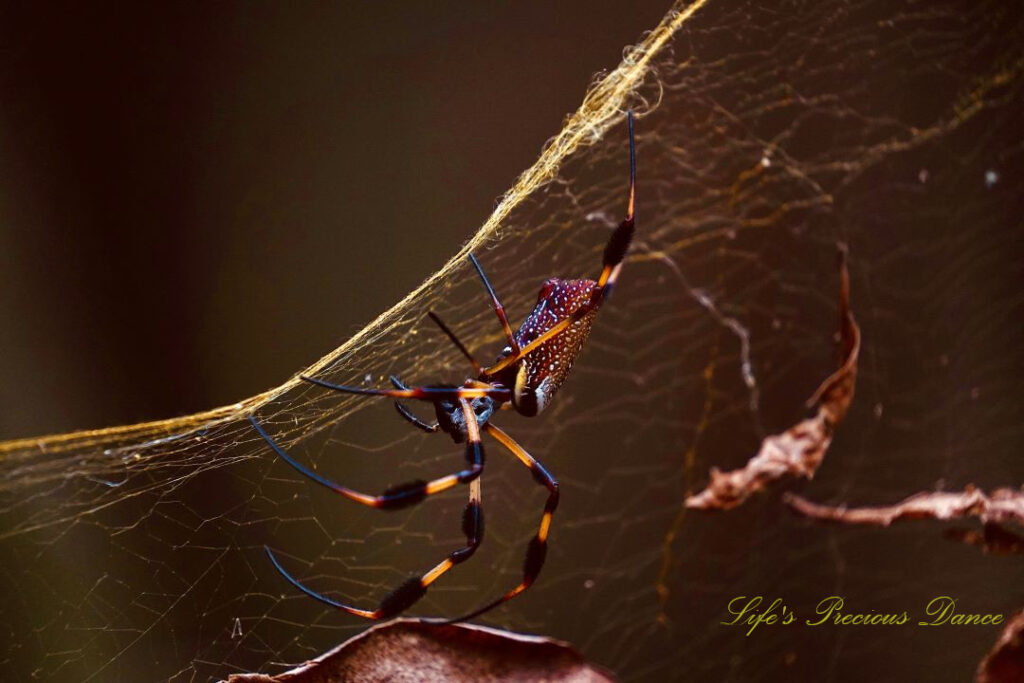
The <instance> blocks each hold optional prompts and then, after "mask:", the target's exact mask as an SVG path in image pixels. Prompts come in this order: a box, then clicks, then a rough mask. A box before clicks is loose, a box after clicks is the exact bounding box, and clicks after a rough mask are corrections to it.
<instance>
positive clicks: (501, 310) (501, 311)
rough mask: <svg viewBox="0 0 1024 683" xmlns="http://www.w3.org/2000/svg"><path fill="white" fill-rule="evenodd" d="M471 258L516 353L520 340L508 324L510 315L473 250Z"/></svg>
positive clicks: (510, 346)
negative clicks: (507, 313) (508, 315)
mask: <svg viewBox="0 0 1024 683" xmlns="http://www.w3.org/2000/svg"><path fill="white" fill-rule="evenodd" d="M469 260H470V262H471V263H472V264H473V267H474V268H476V272H477V274H478V275H479V276H480V279H481V280H483V282H484V287H486V288H487V294H488V295H489V296H490V297H491V305H492V306H494V313H495V315H497V316H498V320H499V321H500V322H501V328H502V329H503V330H505V338H506V339H507V340H508V345H509V348H511V349H512V353H513V354H516V353H518V352H519V342H517V341H516V338H515V335H514V334H512V326H511V325H509V324H508V317H507V316H506V315H505V307H504V306H502V305H501V301H500V300H499V299H498V295H497V294H495V293H494V287H492V286H491V281H490V280H488V279H487V275H485V274H484V269H483V268H481V267H480V262H479V261H477V260H476V256H474V255H473V252H470V253H469Z"/></svg>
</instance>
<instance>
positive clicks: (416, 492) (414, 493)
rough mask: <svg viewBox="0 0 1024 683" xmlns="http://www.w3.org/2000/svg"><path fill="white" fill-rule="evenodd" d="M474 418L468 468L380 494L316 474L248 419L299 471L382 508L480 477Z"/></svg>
mask: <svg viewBox="0 0 1024 683" xmlns="http://www.w3.org/2000/svg"><path fill="white" fill-rule="evenodd" d="M460 403H462V404H464V405H463V414H465V413H466V412H467V411H468V412H469V413H472V412H473V409H472V407H470V405H469V403H467V402H466V401H460ZM473 418H474V419H473V425H474V426H473V429H474V430H476V431H477V432H478V437H477V439H476V440H473V439H472V438H470V439H469V440H467V442H466V460H467V462H468V463H469V468H468V469H464V470H460V471H459V472H456V473H455V474H449V475H448V476H446V477H440V478H438V479H434V480H432V481H423V480H421V479H417V480H414V481H409V482H406V483H404V484H399V485H398V486H392V487H391V488H389V489H387V490H386V491H384V493H382V494H380V495H378V496H371V495H367V494H365V493H360V492H359V491H355V490H353V489H350V488H348V487H346V486H342V485H341V484H335V483H334V482H333V481H331V480H330V479H327V478H326V477H323V476H321V475H319V474H317V473H316V472H314V471H313V470H311V469H309V468H307V467H305V466H304V465H302V464H300V463H299V462H298V461H297V460H295V459H293V458H292V457H291V456H290V455H288V454H287V453H285V452H284V449H282V448H281V447H280V446H278V445H277V443H275V442H274V440H273V439H271V438H270V435H269V434H267V432H266V431H264V429H263V427H262V426H261V425H260V423H259V422H258V421H257V420H256V418H255V416H252V415H250V416H249V421H250V422H252V425H253V427H255V428H256V431H257V432H259V434H260V436H262V437H263V440H264V441H266V442H267V444H269V445H270V447H271V448H272V449H274V452H275V453H277V455H278V456H280V457H281V459H282V460H284V461H285V462H286V463H288V464H289V465H291V466H292V467H294V468H295V469H296V470H298V471H299V473H300V474H303V475H305V476H307V477H309V478H310V479H312V480H313V481H315V482H316V483H318V484H320V485H321V486H323V487H325V488H328V489H330V490H332V491H334V492H335V493H338V494H341V495H342V496H345V497H346V498H348V499H349V500H354V501H355V502H357V503H361V504H363V505H366V506H368V507H372V508H379V509H382V510H399V509H401V508H405V507H409V506H411V505H416V504H417V503H419V502H420V501H422V500H423V499H424V498H426V497H427V496H432V495H434V494H435V493H441V492H442V491H447V490H448V489H450V488H452V487H453V486H457V485H458V484H468V483H469V482H471V481H473V480H474V479H477V478H478V477H479V476H480V473H481V472H483V470H484V452H483V447H482V446H481V445H480V439H479V429H478V428H477V427H476V416H475V415H474V416H473ZM467 425H468V422H467ZM470 437H472V434H470Z"/></svg>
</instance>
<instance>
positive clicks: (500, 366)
mask: <svg viewBox="0 0 1024 683" xmlns="http://www.w3.org/2000/svg"><path fill="white" fill-rule="evenodd" d="M627 120H628V122H629V198H628V199H627V201H626V217H625V218H624V219H623V220H622V222H621V223H619V227H617V228H616V229H615V232H613V233H612V236H611V237H610V238H608V244H606V245H605V248H604V257H603V259H602V268H601V274H600V275H599V276H598V278H597V287H596V288H595V289H594V291H593V293H592V294H591V295H590V300H589V301H587V302H586V303H585V304H583V305H582V306H580V307H579V308H578V309H576V310H575V311H574V312H573V314H572V315H570V316H568V317H566V318H564V319H563V320H561V321H560V322H558V323H557V324H555V325H553V326H552V327H551V328H550V329H548V330H547V331H545V332H544V333H542V334H540V335H539V336H538V337H537V338H536V339H534V340H533V341H531V342H530V343H529V344H527V345H526V346H523V347H522V348H520V349H518V350H516V347H515V346H513V347H512V353H510V354H509V355H508V356H505V357H504V358H502V359H501V360H500V361H498V362H497V363H495V364H494V365H492V366H490V367H489V368H484V371H483V373H482V376H484V377H494V376H495V375H497V374H499V373H500V372H501V371H502V370H504V369H505V368H507V367H509V366H511V365H513V364H515V363H518V362H519V360H520V359H521V358H523V357H524V356H526V355H528V354H529V353H530V352H532V351H533V350H534V349H536V348H538V347H539V346H541V345H542V344H545V343H547V342H549V341H551V340H552V339H554V338H555V337H557V336H558V335H560V334H561V333H562V332H564V331H565V330H567V329H568V328H569V327H570V326H572V325H574V324H576V323H577V322H578V321H580V320H582V319H583V318H584V317H586V316H587V315H588V314H590V313H591V312H592V311H595V310H597V309H598V308H600V307H601V305H602V304H603V303H604V302H605V301H607V300H608V299H609V298H610V297H611V295H612V289H613V288H614V287H615V283H616V282H617V281H618V279H619V273H620V272H622V261H623V260H624V259H625V258H626V252H627V251H629V244H630V242H632V241H633V233H634V232H635V231H636V221H635V218H636V216H635V210H636V142H635V141H634V139H633V112H632V111H630V112H629V114H628V115H627Z"/></svg>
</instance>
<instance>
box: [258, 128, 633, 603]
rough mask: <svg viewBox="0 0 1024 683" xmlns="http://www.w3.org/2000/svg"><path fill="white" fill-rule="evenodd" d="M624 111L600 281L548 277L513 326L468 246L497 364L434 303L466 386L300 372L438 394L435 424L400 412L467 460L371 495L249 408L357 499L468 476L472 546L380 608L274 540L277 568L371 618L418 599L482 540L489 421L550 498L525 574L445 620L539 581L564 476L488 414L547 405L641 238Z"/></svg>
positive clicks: (378, 501)
mask: <svg viewBox="0 0 1024 683" xmlns="http://www.w3.org/2000/svg"><path fill="white" fill-rule="evenodd" d="M626 120H627V123H628V129H629V199H628V203H627V208H626V217H625V219H623V221H622V223H620V224H619V226H618V228H616V229H615V231H614V232H613V233H612V235H611V237H610V238H609V240H608V244H607V245H606V246H605V249H604V259H603V264H602V270H601V275H600V276H599V277H598V279H597V280H596V281H595V280H590V279H580V280H559V279H556V278H552V279H550V280H547V281H546V282H545V283H544V284H543V285H542V286H541V290H540V293H539V294H538V296H537V305H536V306H535V307H534V309H533V311H532V312H531V313H530V315H529V316H527V318H526V320H525V321H523V324H522V325H521V326H520V327H519V329H518V330H516V331H515V332H513V331H512V327H511V325H509V322H508V318H507V317H506V315H505V308H504V307H503V306H502V305H501V301H500V300H499V299H498V295H497V294H496V293H495V292H494V288H493V287H492V286H491V283H490V281H489V280H488V279H487V276H486V275H485V274H484V271H483V268H481V266H480V263H479V262H478V261H477V260H476V257H475V256H473V254H472V253H471V254H469V260H470V262H471V263H472V264H473V268H474V269H476V272H477V274H478V275H479V276H480V279H481V280H482V281H483V284H484V287H485V288H486V289H487V294H488V296H489V297H490V300H491V305H492V306H493V308H494V312H495V314H496V315H497V317H498V320H499V322H500V323H501V326H502V328H503V329H504V331H505V338H506V339H507V340H508V346H506V347H505V348H504V349H503V350H502V352H501V354H500V355H499V356H498V358H497V360H496V362H495V363H494V365H491V366H490V367H488V368H484V367H482V366H481V365H480V364H479V363H478V362H477V361H476V359H474V358H473V356H472V354H470V352H469V350H468V349H467V348H466V347H465V345H463V344H462V342H461V341H459V339H458V338H457V337H456V336H455V334H454V333H453V332H452V331H451V330H450V329H449V328H448V327H447V326H446V325H445V324H444V323H443V322H442V321H441V319H440V318H438V317H437V316H436V315H435V314H434V313H433V311H431V312H429V313H428V315H429V316H430V318H431V319H432V320H433V321H434V322H435V323H436V324H437V325H438V326H439V327H440V328H441V330H442V331H443V332H444V333H445V335H447V337H448V338H449V339H450V340H451V341H452V342H453V343H454V344H455V346H456V347H458V349H459V351H461V352H462V354H463V355H464V356H466V358H467V359H469V362H470V363H471V364H472V366H473V369H474V371H475V372H476V379H467V380H466V381H465V382H464V383H463V385H462V386H449V385H434V386H422V387H408V386H406V385H405V384H403V383H402V382H401V380H399V379H398V378H397V377H394V376H392V377H391V383H392V384H393V385H394V387H395V388H394V389H368V388H363V387H352V386H342V385H338V384H332V383H330V382H325V381H323V380H320V379H316V378H314V377H304V376H303V377H302V378H301V379H303V380H304V381H306V382H310V383H312V384H316V385H319V386H321V387H324V388H327V389H331V390H333V391H340V392H344V393H350V394H364V395H370V396H387V397H391V398H396V399H417V400H421V401H428V402H430V403H433V405H434V410H435V413H436V416H437V420H436V421H435V422H434V423H433V424H427V423H426V422H423V421H422V420H420V419H419V418H418V417H416V416H415V415H414V414H413V413H412V412H411V411H410V410H409V409H408V408H406V407H405V406H404V405H402V403H401V402H399V401H395V408H396V409H397V410H398V413H399V415H401V416H402V418H404V419H405V420H407V421H408V422H409V423H411V424H412V425H414V426H415V427H418V428H419V429H422V430H423V431H424V432H427V433H437V432H444V433H446V434H448V435H449V436H451V437H452V440H453V441H454V442H455V443H457V444H458V443H463V442H465V443H466V461H467V463H468V465H469V467H468V468H467V469H463V470H461V471H459V472H456V473H455V474H449V475H448V476H445V477H441V478H439V479H434V480H432V481H422V480H417V481H410V482H407V483H405V484H400V485H398V486H393V487H391V488H389V489H387V490H386V491H384V492H383V493H382V494H380V495H378V496H371V495H367V494H365V493H360V492H358V491H354V490H352V489H350V488H347V487H345V486H341V485H340V484H335V483H334V482H332V481H330V480H329V479H326V478H324V477H322V476H321V475H319V474H317V473H316V472H314V471H312V470H310V469H308V468H307V467H305V466H303V465H302V464H300V463H299V462H298V461H296V460H294V459H293V458H292V457H291V456H289V455H288V454H287V453H285V452H284V450H283V449H282V448H281V447H280V446H278V445H277V443H275V442H274V440H273V439H272V438H271V437H270V435H269V434H267V432H266V431H265V430H264V429H263V427H262V426H261V425H260V423H259V421H257V420H256V417H255V416H254V415H253V416H250V417H249V420H250V421H251V422H252V424H253V426H254V427H255V428H256V431H257V432H259V434H260V436H261V437H263V439H264V440H265V441H266V442H267V443H268V444H269V445H270V447H271V448H272V449H273V450H274V452H275V453H277V455H278V456H280V457H281V459H282V460H284V461H285V462H287V463H288V464H289V465H291V466H292V467H294V468H295V469H296V470H298V471H299V472H300V473H301V474H303V475H305V476H307V477H309V478H310V479H312V480H313V481H315V482H317V483H318V484H320V485H322V486H325V487H326V488H328V489H330V490H331V491H334V492H335V493H338V494H341V495H342V496H344V497H346V498H348V499H349V500H353V501H355V502H357V503H361V504H363V505H367V506H369V507H374V508H379V509H384V510H397V509H400V508H405V507H409V506H412V505H415V504H417V503H419V502H420V501H422V500H424V499H425V498H426V497H427V496H431V495H434V494H435V493H440V492H442V491H447V490H448V489H450V488H453V487H454V486H457V485H459V484H469V503H468V504H467V505H466V508H465V510H464V512H463V517H462V531H463V533H464V534H465V536H466V545H465V547H463V548H459V549H458V550H455V551H454V552H452V553H450V554H449V555H448V557H446V558H445V559H444V560H442V561H441V562H440V563H439V564H438V565H436V566H435V567H434V568H433V569H431V570H430V571H428V572H426V573H425V574H422V575H418V576H413V577H411V578H410V579H408V580H406V581H405V582H404V583H402V584H401V585H400V586H399V587H398V588H396V589H395V590H394V591H392V592H391V593H390V594H388V595H387V596H386V597H385V598H384V599H383V600H382V601H381V603H380V605H379V606H378V607H377V608H376V609H373V610H368V609H359V608H357V607H353V606H351V605H345V604H343V603H340V602H338V601H336V600H333V599H331V598H328V597H327V596H325V595H321V594H320V593H317V592H316V591H314V590H312V589H310V588H308V587H306V586H304V585H303V584H302V583H300V582H299V581H298V580H297V579H295V578H294V577H293V576H292V575H291V574H289V573H288V572H287V571H286V570H285V569H284V567H282V566H281V563H280V562H279V561H278V560H277V558H276V557H275V556H274V553H273V552H271V550H270V548H267V547H265V548H264V549H265V550H266V553H267V556H268V557H269V558H270V561H271V562H272V563H273V565H274V567H275V568H276V569H277V571H278V572H280V573H281V575H282V576H283V577H284V578H285V579H287V580H288V582H289V583H291V584H292V585H293V586H295V587H296V588H298V589H299V590H301V591H302V592H303V593H305V594H307V595H309V596H310V597H313V598H315V599H317V600H319V601H320V602H322V603H324V604H326V605H330V606H331V607H335V608H337V609H341V610H344V611H346V612H348V613H350V614H354V615H356V616H360V617H364V618H366V619H388V618H391V617H394V616H397V615H398V614H400V613H401V612H404V611H405V610H407V609H409V608H410V607H412V605H413V604H415V603H416V601H418V600H419V599H420V598H422V597H423V596H424V595H425V594H426V592H427V588H428V587H429V586H430V584H432V583H433V582H434V581H436V580H437V579H438V578H439V577H441V576H442V575H443V574H444V573H446V572H447V571H448V570H449V569H451V568H452V567H454V566H455V565H457V564H460V563H462V562H465V561H466V560H468V559H469V558H470V557H471V556H472V555H473V553H474V552H476V549H477V547H478V546H479V545H480V543H481V541H482V540H483V530H484V517H483V508H482V507H481V495H480V475H481V474H482V473H483V470H484V449H483V445H482V444H481V442H480V432H481V430H482V431H485V432H487V433H488V434H490V435H491V436H492V437H494V439H495V440H496V441H497V442H498V443H500V444H501V445H502V446H504V447H505V448H506V449H508V450H509V451H510V452H511V453H512V454H513V455H515V456H516V458H518V459H519V461H520V462H522V463H523V464H524V465H525V466H526V467H528V468H529V469H530V472H531V473H532V474H533V478H534V480H535V481H536V482H537V483H538V484H539V485H541V486H544V487H545V488H546V489H547V490H548V498H547V502H546V503H545V504H544V512H543V514H542V516H541V520H540V526H539V527H538V529H537V533H536V535H534V537H533V539H532V540H531V541H530V544H529V546H528V547H527V551H526V559H525V561H524V563H523V579H522V581H521V582H520V583H519V584H518V585H516V586H515V587H514V588H512V589H511V590H509V591H508V592H506V593H505V594H504V595H502V596H501V597H500V598H498V599H496V600H494V601H493V602H490V603H488V604H486V605H484V606H483V607H481V608H480V609H477V610H475V611H473V612H471V613H469V614H466V615H464V616H462V617H458V618H456V619H450V620H446V622H445V623H453V622H457V621H463V620H465V619H471V618H473V617H476V616H479V615H480V614H483V613H484V612H487V611H488V610H491V609H493V608H495V607H497V606H498V605H500V604H502V603H504V602H506V601H508V600H511V599H512V598H514V597H515V596H517V595H519V594H520V593H522V592H523V591H525V590H526V589H527V588H529V587H530V586H531V585H532V584H533V582H534V581H536V579H537V576H538V575H539V574H540V570H541V568H542V567H543V566H544V559H545V558H546V556H547V541H548V533H549V531H550V529H551V520H552V517H553V515H554V513H555V509H556V508H557V507H558V496H559V494H558V482H557V481H556V480H555V478H554V477H553V476H551V474H550V473H549V472H548V471H547V469H545V467H544V466H543V465H542V464H541V463H540V462H538V461H537V460H535V459H534V458H533V456H531V455H530V454H529V453H527V452H526V450H525V449H523V447H522V446H520V445H519V444H518V443H516V442H515V441H514V440H513V439H512V437H510V436H509V435H508V434H506V433H505V432H504V431H502V430H501V429H499V428H498V427H496V426H495V425H494V424H493V423H491V422H490V419H491V416H492V415H493V414H494V411H496V410H498V409H500V408H501V407H502V406H503V405H504V404H506V403H509V402H510V403H511V405H512V407H513V408H514V409H515V410H516V411H517V412H519V413H520V414H522V415H525V416H528V417H532V416H534V415H537V414H538V413H540V412H541V411H542V410H544V408H545V407H546V406H547V405H548V404H549V403H550V401H551V398H552V396H554V395H555V392H556V391H558V388H559V387H560V386H561V385H562V382H564V381H565V378H566V376H567V375H568V373H569V370H570V369H571V368H572V364H573V362H574V361H575V360H576V356H577V355H578V354H579V352H580V350H581V349H582V348H583V344H584V342H585V341H586V339H587V336H588V335H589V334H590V328H591V326H592V325H593V322H594V317H595V316H596V314H597V310H598V309H599V308H600V307H601V304H603V303H604V302H605V301H607V300H608V297H609V296H610V294H611V291H612V287H614V286H615V282H616V281H617V280H618V277H619V272H620V271H621V269H622V261H623V259H624V258H625V256H626V251H627V250H628V249H629V243H630V241H631V240H632V238H633V232H634V220H633V219H634V204H635V197H636V143H635V141H634V139H633V112H632V111H630V112H628V113H627V116H626Z"/></svg>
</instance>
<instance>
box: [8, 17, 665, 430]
mask: <svg viewBox="0 0 1024 683" xmlns="http://www.w3.org/2000/svg"><path fill="white" fill-rule="evenodd" d="M667 6H668V3H667V2H664V1H663V0H654V1H651V0H647V1H644V2H639V3H591V2H583V1H573V2H564V3H560V4H559V6H558V11H552V10H551V8H550V7H549V6H548V5H547V4H546V3H541V2H517V3H511V2H502V3H488V4H487V5H486V6H481V5H477V4H474V3H430V5H429V7H428V6H425V5H420V4H416V3H401V4H388V3H334V4H332V5H322V4H318V5H315V6H313V5H291V4H289V5H287V6H286V5H276V4H272V3H245V4H235V5H232V4H231V3H195V4H191V5H181V4H173V5H165V6H162V7H161V6H155V5H150V4H148V3H143V4H139V3H104V4H103V6H102V7H92V6H91V5H86V4H80V3H46V4H30V3H25V4H20V5H18V6H16V7H12V6H8V7H6V8H5V9H2V10H0V51H2V54H3V59H2V60H0V61H2V65H0V274H2V275H0V349H2V350H3V352H2V353H0V440H3V439H10V438H16V437H26V436H34V435H41V434H45V433H56V432H65V431H71V430H76V429H83V428H91V427H101V426H108V425H115V424H124V423H130V422H135V421H140V420H150V419H159V418H165V417H171V416H175V415H180V414H186V413H190V412H194V411H199V410H202V409H206V408H210V407H213V406H217V405H222V404H225V403H230V402H234V401H236V400H238V399H241V398H243V397H245V396H249V395H252V394H254V393H256V392H258V391H261V390H263V389H266V388H267V387H270V386H273V385H276V384H278V383H280V382H281V381H282V380H283V379H284V378H285V377H287V376H288V375H290V374H291V373H293V372H295V371H297V370H298V369H300V368H302V367H304V366H306V365H308V364H309V363H310V362H312V361H314V360H315V359H317V358H319V357H320V356H321V355H323V354H324V353H326V352H327V351H328V350H330V349H332V348H334V347H335V346H337V345H338V344H340V343H341V342H342V341H344V340H345V339H346V338H347V337H348V336H350V335H351V334H352V333H353V332H354V331H356V330H358V329H359V328H360V327H362V326H363V325H364V324H365V323H366V322H368V321H369V320H372V319H373V318H374V317H375V316H376V315H377V314H378V313H380V312H381V311H383V310H385V309H386V308H387V307H389V306H390V305H391V304H392V303H394V302H395V301H397V300H398V299H400V298H401V297H402V296H404V295H405V294H406V293H407V292H408V291H409V290H410V289H411V288H412V287H414V286H415V285H417V284H419V283H420V282H421V281H422V280H423V279H424V278H425V277H427V276H428V275H429V274H430V273H432V272H433V271H435V270H436V269H437V268H438V267H439V266H440V265H441V264H442V263H443V262H444V261H445V260H446V259H447V258H449V257H450V256H451V255H452V254H453V253H454V252H455V250H456V249H457V248H458V246H459V245H460V244H461V243H462V242H464V241H465V240H466V239H468V238H469V237H470V236H471V235H472V234H473V233H474V232H475V230H476V229H477V227H478V226H479V225H480V223H481V222H482V221H483V220H484V219H485V218H486V217H487V215H488V214H489V213H490V210H491V208H492V206H493V204H494V202H495V201H496V199H497V198H498V197H499V196H500V195H501V193H502V192H504V191H505V190H506V189H507V188H508V187H509V186H510V185H511V184H512V182H513V180H514V179H515V177H516V176H517V175H518V173H519V172H521V171H522V170H524V169H525V168H526V167H527V166H529V165H530V164H531V163H532V162H533V161H534V159H535V158H536V157H537V155H538V153H539V152H540V149H541V147H542V145H543V144H544V142H545V140H546V139H547V138H548V137H549V136H551V135H553V134H554V133H556V132H557V131H558V130H559V128H560V127H561V122H562V120H563V117H564V116H565V115H566V114H568V113H570V112H572V111H574V110H575V108H576V107H577V106H578V105H579V102H580V100H581V98H582V95H583V93H584V92H585V90H586V87H587V85H588V83H589V82H590V81H591V79H592V77H593V76H594V74H595V73H596V72H598V71H599V70H602V69H610V68H613V67H614V66H615V65H617V64H618V62H619V60H620V58H621V53H622V48H623V47H624V46H625V45H629V44H632V43H635V42H636V41H637V40H638V39H639V38H640V36H641V34H642V32H643V31H644V30H646V29H649V28H651V27H653V26H654V25H655V24H656V23H657V22H658V20H659V19H660V18H661V16H662V14H663V13H664V11H665V10H666V8H667ZM531 287H532V284H531Z"/></svg>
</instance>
